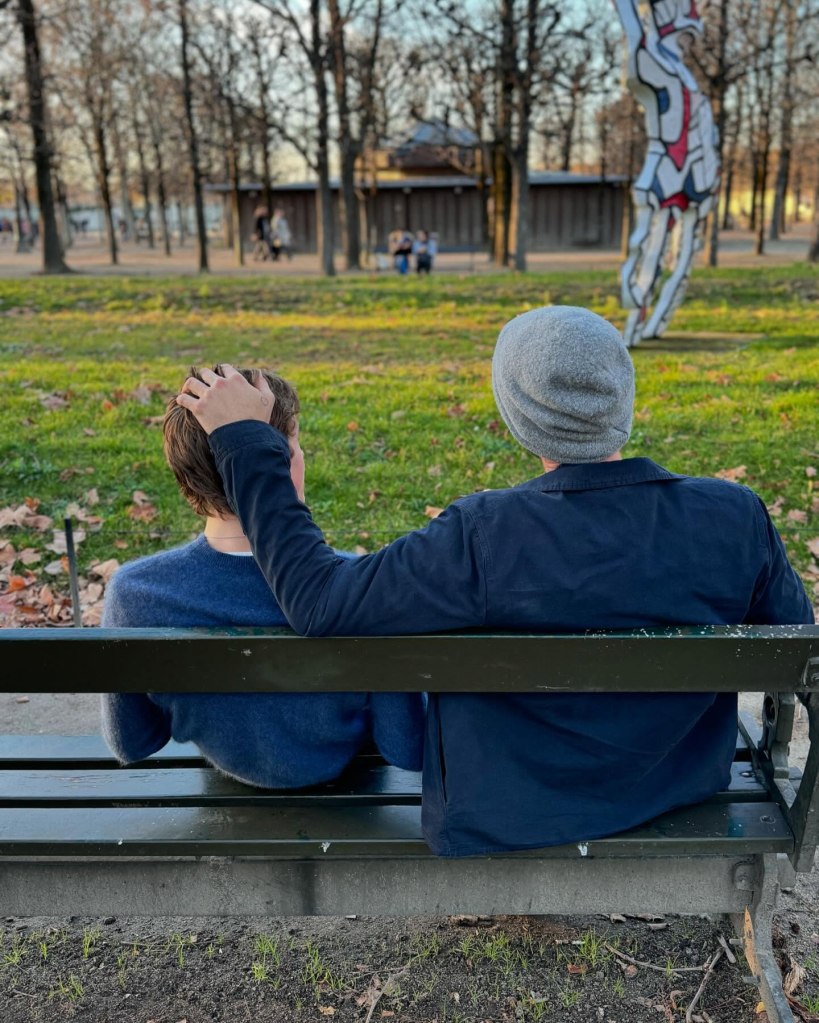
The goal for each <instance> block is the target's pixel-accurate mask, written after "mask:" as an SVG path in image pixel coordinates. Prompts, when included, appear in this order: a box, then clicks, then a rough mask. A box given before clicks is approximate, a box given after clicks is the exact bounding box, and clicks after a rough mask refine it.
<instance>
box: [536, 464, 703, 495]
mask: <svg viewBox="0 0 819 1023" xmlns="http://www.w3.org/2000/svg"><path fill="white" fill-rule="evenodd" d="M685 478H686V477H685V476H680V475H679V474H677V473H674V472H669V471H668V469H664V468H663V467H662V466H661V465H657V463H656V462H652V460H651V459H650V458H623V459H622V460H621V461H619V462H590V463H588V464H583V465H572V464H564V465H559V466H558V467H557V468H556V469H552V471H551V472H546V473H544V474H543V475H542V476H538V477H537V478H536V479H533V480H529V481H528V483H524V484H523V486H524V487H531V488H532V489H533V490H541V491H555V490H606V489H608V488H609V487H628V486H631V485H632V484H634V483H655V482H658V481H661V480H681V479H685Z"/></svg>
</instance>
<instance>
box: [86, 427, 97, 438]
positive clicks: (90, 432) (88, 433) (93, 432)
mask: <svg viewBox="0 0 819 1023" xmlns="http://www.w3.org/2000/svg"><path fill="white" fill-rule="evenodd" d="M82 432H83V433H84V434H85V436H86V437H96V436H97V431H96V430H92V429H91V427H90V426H84V427H83V429H82Z"/></svg>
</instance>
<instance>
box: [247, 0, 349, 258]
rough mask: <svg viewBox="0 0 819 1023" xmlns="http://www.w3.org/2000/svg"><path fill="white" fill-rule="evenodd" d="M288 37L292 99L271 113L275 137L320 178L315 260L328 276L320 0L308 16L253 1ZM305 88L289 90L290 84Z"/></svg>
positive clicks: (282, 3)
mask: <svg viewBox="0 0 819 1023" xmlns="http://www.w3.org/2000/svg"><path fill="white" fill-rule="evenodd" d="M254 2H255V3H257V4H258V5H259V6H260V7H263V8H264V9H265V10H266V11H268V12H269V13H270V15H271V16H272V17H273V18H274V20H275V22H276V23H277V24H278V25H279V26H280V27H281V28H282V30H283V31H284V32H285V34H286V41H285V45H286V52H287V54H288V57H289V59H288V75H289V76H290V78H291V94H290V95H288V96H287V98H286V99H283V100H280V101H279V102H278V103H277V105H276V107H275V109H274V110H273V111H272V113H271V117H272V121H273V124H274V126H275V129H276V131H277V133H278V134H279V135H280V136H281V137H282V138H283V139H284V140H285V141H287V142H289V143H290V144H291V145H292V146H293V147H294V148H295V149H296V151H297V152H298V153H300V154H301V156H302V157H303V158H304V160H305V162H306V163H307V164H308V166H310V167H311V168H312V169H313V171H314V172H315V174H316V176H317V177H318V189H317V192H316V215H317V228H318V230H317V234H318V249H319V261H320V265H321V269H322V273H324V275H325V276H327V277H332V276H334V275H335V272H336V270H335V264H334V262H333V196H332V192H331V189H330V92H329V88H328V85H327V74H328V70H329V54H328V35H327V28H326V17H325V13H326V12H325V11H324V8H323V5H322V0H309V4H308V8H307V17H306V18H305V17H304V15H303V14H302V12H301V11H300V10H297V9H296V8H295V7H294V6H293V5H292V3H291V0H254ZM294 79H295V81H297V82H303V83H304V88H303V89H302V88H300V87H299V86H295V87H293V85H292V81H293V80H294Z"/></svg>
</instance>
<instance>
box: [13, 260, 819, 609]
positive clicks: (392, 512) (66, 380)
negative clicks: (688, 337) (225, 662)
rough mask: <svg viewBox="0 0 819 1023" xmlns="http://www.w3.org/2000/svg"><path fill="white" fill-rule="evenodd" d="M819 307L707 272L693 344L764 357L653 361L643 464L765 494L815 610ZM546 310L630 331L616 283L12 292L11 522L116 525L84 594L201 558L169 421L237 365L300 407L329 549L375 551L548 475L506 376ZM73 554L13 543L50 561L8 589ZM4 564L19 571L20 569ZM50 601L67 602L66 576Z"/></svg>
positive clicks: (808, 288)
mask: <svg viewBox="0 0 819 1023" xmlns="http://www.w3.org/2000/svg"><path fill="white" fill-rule="evenodd" d="M817 298H819V272H817V269H816V268H814V267H809V266H807V265H799V266H793V267H782V268H772V269H770V270H716V271H699V272H698V273H696V274H695V276H694V279H693V282H692V286H691V289H690V293H689V297H688V299H687V301H686V304H685V305H684V307H683V308H682V309H681V310H680V311H679V313H678V315H677V317H676V318H675V321H674V324H673V330H674V331H675V332H676V331H685V332H703V331H705V332H716V333H727V334H733V335H736V334H743V335H747V338H748V343H747V345H746V346H744V347H736V346H731V347H729V348H727V349H726V350H721V351H711V350H702V349H701V347H698V346H697V345H696V343H694V344H692V345H690V347H689V349H685V348H684V347H683V346H679V345H678V346H676V350H649V349H638V350H636V351H635V353H634V358H635V363H636V366H637V382H638V387H637V401H636V414H635V423H634V432H633V436H632V440H631V442H630V443H629V446H628V448H627V452H626V453H627V454H629V455H648V456H649V457H651V458H654V459H655V460H657V461H659V462H661V463H662V464H664V465H666V466H667V467H668V468H670V469H672V470H676V471H680V472H686V473H692V474H700V475H713V474H716V473H720V472H722V473H727V475H728V476H729V478H736V479H738V480H741V481H742V482H744V483H747V484H749V485H750V486H752V487H753V488H754V489H755V490H757V491H758V492H759V493H760V494H761V495H762V497H763V499H764V500H765V501H766V503H767V504H768V506H769V507H770V508H771V509H772V513H773V514H774V516H775V521H776V523H777V526H778V527H779V529H780V531H781V532H782V534H783V537H784V539H785V541H786V543H787V546H788V550H789V553H790V555H791V558H792V560H793V561H794V563H795V564H796V565H797V567H798V568H799V569H800V571H801V572H802V573H803V576H804V578H805V581H806V583H807V585H808V589H809V591H810V592H812V593H813V594H814V595H815V594H816V593H817V592H819V584H818V583H817V580H819V574H815V573H817V570H816V568H815V561H814V559H813V558H812V556H811V550H810V548H809V546H808V544H809V543H811V544H812V545H813V544H815V545H816V546H819V539H817V538H819V486H818V485H817V479H819V475H814V472H815V471H816V470H819V400H818V396H819V303H818V302H817ZM548 302H561V303H569V304H578V305H585V306H588V307H590V308H592V309H594V310H595V311H597V312H600V313H601V314H603V315H605V316H607V317H609V318H610V319H612V320H613V321H614V322H616V323H618V324H620V323H621V322H622V314H621V312H620V310H619V306H618V301H617V285H616V280H615V279H614V277H613V275H612V274H611V273H609V272H589V273H571V274H569V273H566V274H560V273H549V274H531V275H525V276H521V275H512V274H504V275H497V276H485V275H482V276H473V277H455V276H438V277H434V278H432V280H429V281H417V280H414V279H398V278H393V277H388V278H372V277H366V276H362V277H360V278H341V279H337V280H333V281H326V280H287V281H276V280H271V281H267V280H261V279H259V278H252V279H251V278H246V279H236V278H218V277H214V278H207V279H200V278H181V277H179V278H167V279H157V278H152V279H148V278H142V279H140V278H132V279H126V278H113V277H109V278H90V277H77V278H67V279H30V280H9V281H3V282H0V355H1V356H2V362H1V363H0V514H2V509H4V508H9V507H12V508H13V507H17V506H19V505H20V504H21V503H22V502H23V501H24V500H25V499H29V501H30V503H31V504H32V505H33V504H34V503H36V502H39V506H38V508H37V512H38V514H45V515H48V516H50V517H52V518H53V519H54V525H55V526H57V525H59V524H60V522H61V521H62V517H63V515H64V514H65V513H66V510H68V511H69V513H70V514H72V515H73V516H74V517H75V518H77V517H78V516H79V517H80V518H81V517H83V516H84V515H86V514H87V515H90V516H94V517H97V518H99V519H101V521H100V522H93V523H92V524H91V528H88V526H85V527H83V526H82V523H78V524H79V525H80V527H81V528H84V529H85V531H86V537H85V539H84V540H83V541H82V543H81V545H80V546H79V551H78V557H79V566H80V571H81V572H82V573H85V572H87V570H88V568H89V567H90V566H91V565H92V564H93V563H94V562H95V561H105V560H107V559H110V558H114V557H115V558H117V559H119V560H120V561H123V560H127V559H129V558H131V557H135V556H137V555H141V554H146V553H150V552H152V551H154V550H158V549H161V548H163V547H167V546H170V545H172V544H174V543H180V542H183V541H184V540H185V539H187V538H188V537H190V536H192V535H193V534H194V532H195V531H196V529H197V521H196V519H195V517H194V516H193V514H192V513H191V512H189V511H188V510H187V508H186V506H185V505H184V504H183V502H182V501H181V499H180V498H179V496H178V495H177V492H176V488H175V484H174V482H173V479H172V478H171V476H170V474H169V472H168V470H167V469H166V467H165V465H164V462H163V458H162V450H161V446H162V445H161V426H160V425H159V421H160V420H161V416H162V413H163V411H164V408H165V404H166V402H167V400H168V398H169V397H170V396H171V395H172V394H173V393H175V391H176V388H177V386H178V385H179V384H180V383H181V382H182V380H183V379H184V376H185V374H186V370H187V367H188V366H189V365H190V364H191V363H196V364H199V365H204V364H210V363H212V362H214V361H218V360H224V361H230V362H233V363H234V364H235V365H264V366H267V367H270V368H274V369H276V370H278V371H280V372H281V373H283V374H284V375H286V376H287V377H289V378H290V379H291V380H292V381H293V382H294V383H295V384H296V386H297V387H298V389H299V393H300V396H301V399H302V404H303V414H302V441H303V446H304V449H305V453H306V458H307V500H308V503H309V504H310V505H311V508H312V509H313V512H314V515H315V517H316V519H317V521H318V522H319V524H320V525H321V526H322V527H323V528H324V529H325V531H326V533H327V535H328V538H329V539H330V541H331V542H333V543H335V544H336V545H338V546H342V547H346V548H350V549H353V548H358V549H361V550H374V549H377V547H378V546H380V545H381V544H383V543H385V542H388V541H389V540H390V539H392V538H393V537H395V536H397V535H399V534H400V533H402V532H404V531H406V530H408V529H412V528H416V527H419V526H422V525H423V524H424V523H425V522H426V521H427V520H428V515H429V514H434V509H435V508H440V507H443V506H445V505H446V504H447V503H448V502H450V501H452V500H453V499H454V498H456V497H458V496H459V495H461V494H465V493H469V492H471V491H473V490H476V489H482V488H485V487H493V488H494V487H504V486H509V485H512V484H514V483H517V482H520V481H521V480H523V479H526V478H528V477H530V476H533V475H536V474H537V472H538V463H537V461H536V460H535V459H534V458H533V457H532V456H530V455H528V454H527V453H526V452H523V451H521V450H520V448H519V447H518V446H517V445H516V444H515V443H514V442H513V441H512V440H511V438H510V437H509V435H508V434H507V432H506V430H505V428H504V426H503V424H502V422H500V421H499V417H498V414H497V411H496V409H495V406H494V402H493V400H492V393H491V387H490V377H489V371H490V358H491V353H492V348H493V345H494V341H495V338H496V336H497V331H498V329H499V327H500V326H501V325H502V324H503V323H504V322H505V320H507V319H508V318H510V317H511V316H513V315H515V314H517V313H519V312H521V311H523V310H525V309H527V308H531V307H533V306H536V305H541V304H544V303H548ZM135 493H136V494H137V496H136V498H135V496H134V495H135ZM95 498H98V503H94V499H95ZM0 521H2V520H1V519H0ZM51 540H52V535H51V532H50V531H47V532H44V531H42V530H38V529H36V528H34V529H32V528H24V529H19V528H15V527H9V528H6V529H2V530H0V547H2V545H3V543H4V542H5V541H10V542H11V545H12V546H13V547H14V550H15V554H19V552H20V551H21V550H23V549H25V548H27V547H28V548H34V550H35V551H36V552H38V553H41V554H42V557H41V560H40V561H39V562H33V563H31V564H30V565H28V566H25V565H23V564H22V563H20V562H19V561H17V562H15V563H14V564H13V565H12V567H11V569H8V566H6V568H7V571H6V574H7V575H8V574H9V571H11V572H13V573H17V574H18V575H19V577H20V578H23V579H25V580H26V581H27V582H29V583H30V584H32V585H33V584H34V579H35V577H39V576H40V573H41V572H42V570H43V568H44V566H45V565H46V564H48V563H52V562H54V561H55V559H57V558H58V555H59V551H56V552H55V551H49V550H46V549H45V545H46V544H47V543H49V542H51ZM635 540H636V541H637V542H639V538H635ZM6 554H7V558H6V560H8V550H6ZM2 559H3V551H2V550H0V569H2V568H3V560H2ZM52 571H58V570H57V569H56V568H53V569H52ZM26 573H28V574H26ZM2 578H3V577H2V576H0V579H2ZM42 578H43V579H44V578H46V576H43V577H42ZM37 581H38V582H39V581H40V579H39V578H38V579H37ZM52 583H55V584H56V586H57V587H58V588H64V587H65V585H66V576H65V574H64V573H62V572H59V571H58V574H57V575H55V576H54V577H53V578H52ZM7 586H8V583H6V582H0V595H1V594H2V592H3V589H4V587H7Z"/></svg>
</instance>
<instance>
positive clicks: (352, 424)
mask: <svg viewBox="0 0 819 1023" xmlns="http://www.w3.org/2000/svg"><path fill="white" fill-rule="evenodd" d="M347 429H348V430H349V431H350V433H355V432H356V430H360V429H361V427H360V426H359V425H358V423H357V422H356V421H355V420H354V419H353V420H351V421H350V422H349V423H347ZM335 1011H336V1010H335V1009H333V1012H335Z"/></svg>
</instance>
